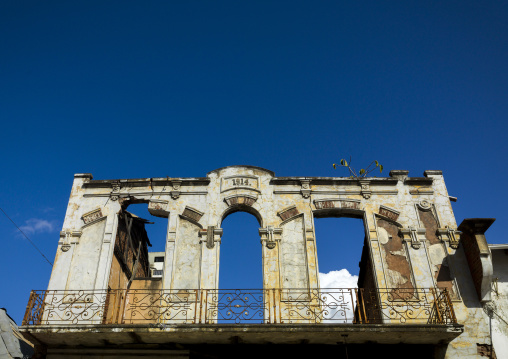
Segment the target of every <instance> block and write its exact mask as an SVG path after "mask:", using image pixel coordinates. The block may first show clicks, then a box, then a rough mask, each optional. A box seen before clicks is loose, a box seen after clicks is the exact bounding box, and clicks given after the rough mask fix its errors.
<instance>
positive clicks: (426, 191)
mask: <svg viewBox="0 0 508 359" xmlns="http://www.w3.org/2000/svg"><path fill="white" fill-rule="evenodd" d="M409 194H411V195H423V194H429V195H432V194H434V190H433V189H432V187H416V188H415V189H411V190H409Z"/></svg>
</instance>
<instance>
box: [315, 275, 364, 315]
mask: <svg viewBox="0 0 508 359" xmlns="http://www.w3.org/2000/svg"><path fill="white" fill-rule="evenodd" d="M319 283H320V285H321V302H322V310H323V314H324V318H325V320H324V322H325V323H352V322H353V318H354V311H353V309H354V307H355V306H356V293H355V291H354V289H351V290H349V289H350V288H357V287H358V284H357V283H358V276H357V275H351V273H349V271H348V270H347V269H341V270H334V271H330V272H328V273H319ZM327 289H328V290H327Z"/></svg>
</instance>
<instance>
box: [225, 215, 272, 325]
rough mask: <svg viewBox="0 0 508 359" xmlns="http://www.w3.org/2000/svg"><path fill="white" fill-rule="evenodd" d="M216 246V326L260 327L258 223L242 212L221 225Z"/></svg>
mask: <svg viewBox="0 0 508 359" xmlns="http://www.w3.org/2000/svg"><path fill="white" fill-rule="evenodd" d="M222 229H223V235H222V239H221V246H220V265H219V295H218V296H217V298H218V308H219V310H218V313H217V314H218V318H217V319H218V323H231V322H233V323H234V322H239V321H240V320H248V321H249V322H250V323H262V322H263V316H264V309H263V300H264V299H263V298H264V297H263V290H262V288H263V268H262V262H263V260H262V248H261V243H260V237H259V222H258V221H257V219H256V217H254V216H253V215H251V214H248V213H245V212H235V213H232V214H230V215H229V216H228V217H227V218H226V219H224V221H223V222H222Z"/></svg>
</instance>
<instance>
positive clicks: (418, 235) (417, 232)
mask: <svg viewBox="0 0 508 359" xmlns="http://www.w3.org/2000/svg"><path fill="white" fill-rule="evenodd" d="M399 231H400V233H401V234H402V236H403V241H404V242H410V243H411V247H413V248H414V249H419V248H420V247H421V245H422V242H423V241H425V233H426V229H425V228H415V227H408V228H404V229H399Z"/></svg>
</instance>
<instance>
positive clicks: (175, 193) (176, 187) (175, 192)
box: [170, 181, 182, 199]
mask: <svg viewBox="0 0 508 359" xmlns="http://www.w3.org/2000/svg"><path fill="white" fill-rule="evenodd" d="M181 185H182V181H171V186H172V187H173V189H172V190H171V191H170V193H171V198H173V199H178V198H180V187H181Z"/></svg>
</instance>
